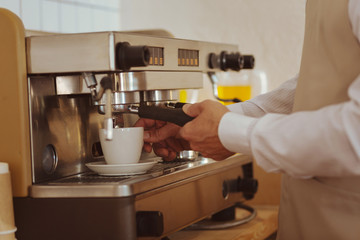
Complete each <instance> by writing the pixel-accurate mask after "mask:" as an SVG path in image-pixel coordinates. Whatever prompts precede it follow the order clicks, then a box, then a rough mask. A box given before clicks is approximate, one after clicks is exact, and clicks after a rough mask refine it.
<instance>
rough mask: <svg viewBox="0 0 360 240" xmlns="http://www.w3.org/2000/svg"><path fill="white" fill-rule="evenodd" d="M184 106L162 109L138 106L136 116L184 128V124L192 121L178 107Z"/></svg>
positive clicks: (191, 118)
mask: <svg viewBox="0 0 360 240" xmlns="http://www.w3.org/2000/svg"><path fill="white" fill-rule="evenodd" d="M180 105H181V106H182V105H184V104H182V103H179V105H178V106H177V107H176V106H175V108H162V107H156V106H146V105H140V106H139V109H138V115H139V117H141V118H149V119H154V120H161V121H165V122H171V123H175V124H176V125H178V126H181V127H182V126H184V125H185V124H186V123H188V122H190V121H191V120H193V119H194V117H190V116H189V115H187V114H186V113H184V111H183V110H182V108H181V107H180Z"/></svg>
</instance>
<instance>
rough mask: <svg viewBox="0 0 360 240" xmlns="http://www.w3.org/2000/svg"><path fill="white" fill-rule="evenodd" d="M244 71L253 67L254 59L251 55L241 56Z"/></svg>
mask: <svg viewBox="0 0 360 240" xmlns="http://www.w3.org/2000/svg"><path fill="white" fill-rule="evenodd" d="M243 58H244V69H253V68H254V66H255V58H254V56H253V55H243Z"/></svg>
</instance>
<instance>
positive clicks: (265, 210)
mask: <svg viewBox="0 0 360 240" xmlns="http://www.w3.org/2000/svg"><path fill="white" fill-rule="evenodd" d="M253 207H254V208H256V210H257V215H256V217H255V218H254V219H253V220H252V221H250V222H248V223H246V224H243V225H240V226H237V227H233V228H229V229H225V230H201V231H193V230H191V231H186V230H183V231H179V232H176V233H174V234H172V235H170V236H168V237H169V239H170V240H185V239H186V240H247V239H251V240H264V239H266V238H268V237H269V236H270V235H272V234H274V233H275V232H276V230H277V227H278V206H253ZM248 214H249V213H248V212H247V211H245V210H242V209H237V210H236V218H237V219H240V218H243V217H245V216H246V215H248ZM271 239H275V238H271Z"/></svg>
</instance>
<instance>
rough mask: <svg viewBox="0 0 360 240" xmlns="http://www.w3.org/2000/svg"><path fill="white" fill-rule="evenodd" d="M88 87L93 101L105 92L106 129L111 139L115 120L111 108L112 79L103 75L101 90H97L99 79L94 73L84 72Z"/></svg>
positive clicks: (106, 135)
mask: <svg viewBox="0 0 360 240" xmlns="http://www.w3.org/2000/svg"><path fill="white" fill-rule="evenodd" d="M82 76H83V78H84V80H85V82H86V85H87V87H88V88H89V89H90V91H91V97H92V99H93V101H95V102H96V101H99V100H100V99H101V98H102V97H103V95H104V93H105V97H106V103H105V117H104V129H105V130H106V134H105V138H106V140H108V141H111V140H112V138H113V120H112V109H111V99H112V80H111V78H110V77H108V76H106V77H103V78H102V79H101V81H100V90H99V92H98V93H97V92H96V85H97V81H96V78H95V76H94V74H92V73H87V72H85V73H83V74H82Z"/></svg>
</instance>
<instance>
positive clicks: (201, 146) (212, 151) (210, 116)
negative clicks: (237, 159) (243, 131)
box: [179, 100, 235, 160]
mask: <svg viewBox="0 0 360 240" xmlns="http://www.w3.org/2000/svg"><path fill="white" fill-rule="evenodd" d="M183 110H184V112H185V113H186V114H187V115H189V116H191V117H195V119H194V120H192V121H191V122H188V123H187V124H185V125H184V127H183V128H181V129H180V131H179V134H180V136H181V137H182V138H184V139H185V140H187V141H188V142H189V143H190V147H191V149H193V150H195V151H199V152H201V154H202V155H203V156H204V157H210V158H213V159H215V160H223V159H225V158H227V157H230V156H231V155H233V154H234V153H233V152H230V151H228V150H227V149H226V148H225V147H224V146H223V145H222V144H221V142H220V139H219V136H218V128H219V124H220V120H221V118H222V117H223V116H224V114H225V113H227V112H228V111H229V110H228V109H227V108H226V107H225V106H224V105H222V104H221V103H219V102H216V101H211V100H205V101H203V102H200V103H195V104H186V105H184V106H183ZM234 141H235V139H234Z"/></svg>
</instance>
